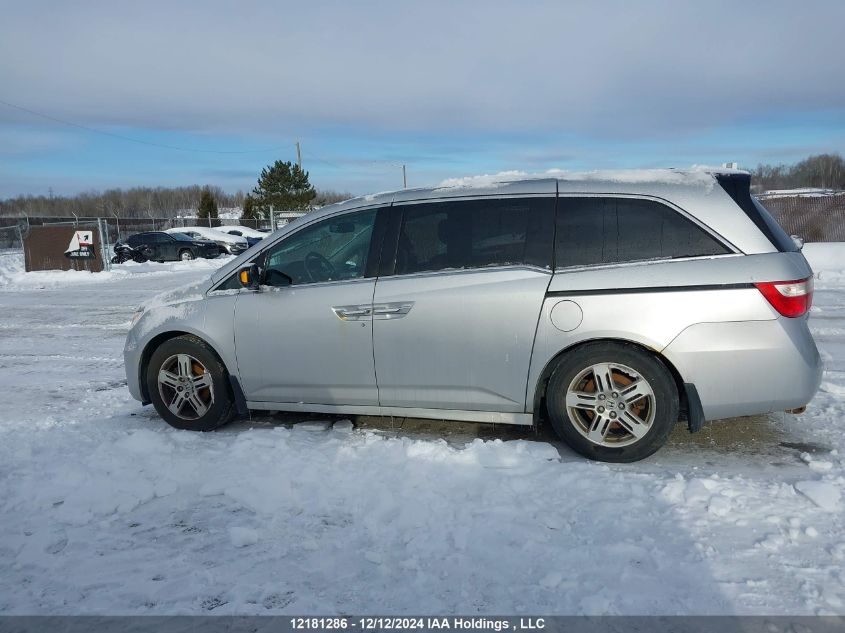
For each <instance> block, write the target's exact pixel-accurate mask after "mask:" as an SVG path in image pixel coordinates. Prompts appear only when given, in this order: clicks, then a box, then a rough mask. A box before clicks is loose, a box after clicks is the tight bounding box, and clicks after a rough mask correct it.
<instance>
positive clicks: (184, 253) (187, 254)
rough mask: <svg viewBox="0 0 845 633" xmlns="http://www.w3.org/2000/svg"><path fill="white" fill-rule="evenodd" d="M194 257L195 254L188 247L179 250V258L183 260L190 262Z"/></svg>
mask: <svg viewBox="0 0 845 633" xmlns="http://www.w3.org/2000/svg"><path fill="white" fill-rule="evenodd" d="M193 258H194V254H193V253H192V252H191V251H190V250H188V249H187V248H186V249H183V250H181V251H179V259H180V260H182V261H183V262H189V261H191V260H192V259H193Z"/></svg>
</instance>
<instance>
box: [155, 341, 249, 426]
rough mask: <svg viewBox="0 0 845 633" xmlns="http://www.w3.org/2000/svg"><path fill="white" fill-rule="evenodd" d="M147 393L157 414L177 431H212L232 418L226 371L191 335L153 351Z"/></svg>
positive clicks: (206, 348) (168, 342)
mask: <svg viewBox="0 0 845 633" xmlns="http://www.w3.org/2000/svg"><path fill="white" fill-rule="evenodd" d="M147 393H148V394H149V396H150V400H151V401H152V403H153V406H155V409H156V411H158V414H159V415H160V416H161V417H162V418H164V420H165V421H166V422H167V423H168V424H170V426H173V427H176V428H177V429H185V430H188V431H212V430H214V429H216V428H217V427H219V426H221V425H223V424H225V423H226V422H228V421H229V420H230V419H231V418H232V411H233V402H232V397H231V395H230V392H229V385H228V380H227V374H226V368H225V367H224V366H223V363H221V362H220V360H219V359H218V358H217V356H216V355H215V354H214V352H212V351H211V349H210V348H209V347H208V345H206V344H205V343H204V342H203V341H202V340H201V339H199V338H197V337H195V336H177V337H175V338H172V339H169V340H167V341H165V342H164V343H162V344H161V345H160V346H159V347H158V349H156V350H155V351H154V352H153V354H152V356H151V357H150V362H149V365H148V366H147Z"/></svg>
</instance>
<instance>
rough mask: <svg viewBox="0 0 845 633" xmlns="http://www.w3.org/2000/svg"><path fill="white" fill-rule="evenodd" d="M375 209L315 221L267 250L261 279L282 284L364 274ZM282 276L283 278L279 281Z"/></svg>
mask: <svg viewBox="0 0 845 633" xmlns="http://www.w3.org/2000/svg"><path fill="white" fill-rule="evenodd" d="M375 220H376V210H375V209H373V210H370V211H361V212H358V213H349V214H346V215H341V216H336V217H333V218H328V219H326V220H322V221H320V222H316V223H315V224H312V225H311V226H308V227H306V228H304V229H302V230H300V231H297V232H296V233H294V234H293V235H291V236H289V237H287V238H285V239H284V240H282V241H281V242H279V243H278V244H276V245H275V246H273V247H272V248H271V249H270V250H269V251H268V253H267V260H266V272H265V276H264V277H265V283H267V285H270V286H272V285H284V284H286V283H288V282H287V280H288V279H290V283H292V284H294V285H296V284H309V283H318V282H323V281H338V280H344V279H358V278H360V277H363V276H364V272H365V270H366V267H367V256H368V254H369V251H370V238H371V236H372V233H373V225H374V224H375ZM282 280H284V281H282Z"/></svg>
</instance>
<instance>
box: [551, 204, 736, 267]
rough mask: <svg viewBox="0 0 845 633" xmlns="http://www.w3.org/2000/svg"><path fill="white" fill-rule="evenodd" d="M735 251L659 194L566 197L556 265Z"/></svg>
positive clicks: (559, 218)
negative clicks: (657, 197)
mask: <svg viewBox="0 0 845 633" xmlns="http://www.w3.org/2000/svg"><path fill="white" fill-rule="evenodd" d="M725 253H730V251H729V250H728V249H727V248H726V247H725V246H724V245H723V244H721V243H719V242H718V241H717V240H716V239H715V238H714V237H713V236H711V235H709V234H708V233H707V232H706V231H704V230H703V229H701V228H700V227H698V226H697V225H696V224H695V223H693V222H691V221H690V220H688V219H687V218H685V217H684V216H682V215H681V214H680V213H678V212H677V211H675V210H674V209H671V208H669V207H667V206H666V205H664V204H661V203H659V202H656V201H654V200H639V199H635V198H560V201H559V202H558V212H557V232H556V239H555V266H556V267H557V268H566V267H568V266H589V265H597V264H615V263H622V262H635V261H645V260H650V259H673V258H678V257H701V256H707V255H723V254H725Z"/></svg>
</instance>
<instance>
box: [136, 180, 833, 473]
mask: <svg viewBox="0 0 845 633" xmlns="http://www.w3.org/2000/svg"><path fill="white" fill-rule="evenodd" d="M749 185H750V177H749V175H748V174H747V173H737V172H698V171H690V172H681V171H672V170H668V171H654V172H631V173H623V174H621V175H619V174H617V173H613V174H611V175H608V176H602V175H601V174H591V175H590V177H589V178H585V179H565V178H561V179H555V178H546V179H535V180H524V181H514V182H503V183H495V184H494V185H492V186H489V187H481V186H479V187H477V188H473V187H471V186H469V187H443V188H437V189H430V190H404V191H398V192H396V193H392V194H381V195H377V196H374V197H368V198H357V199H353V200H350V201H346V202H343V203H339V204H335V205H331V206H327V207H324V208H322V209H320V210H318V211H315V212H313V213H310V214H308V215H307V216H305V217H303V218H300V219H298V220H296V221H294V222H292V223H291V224H290V225H288V226H285V227H284V228H283V229H281V230H279V231H277V232H276V233H274V234H273V235H272V236H271V237H270V238H269V239H267V240H265V241H264V243H262V244H261V247H260V248H259V247H256V249H253V250H251V251H250V252H249V253H247V254H245V255H244V256H242V257H240V258H237V259H235V260H234V261H232V262H230V263H228V264H227V265H224V266H223V267H221V268H220V269H218V270H217V271H216V272H214V273H213V274H212V275H211V277H210V278H209V279H208V280H206V281H204V282H202V283H200V284H199V285H197V286H196V287H193V288H191V289H188V290H184V291H181V292H178V293H173V294H171V295H170V296H169V297H163V298H159V299H158V300H157V302H156V303H155V306H156V307H151V308H149V309H146V310H143V309H142V310H141V311H139V312H138V313H136V315H135V317H134V319H133V326H132V328H131V329H130V331H129V334H128V337H127V341H126V347H125V363H126V373H127V378H128V384H129V389H130V391H131V393H132V395H133V396H134V397H135V398H137V399H138V400H141V401H142V402H144V403H150V402H152V403H153V404H154V406H155V408H156V410H157V411H158V413H159V414H160V415H161V416H162V417H163V418H164V419H165V420H166V421H167V422H169V423H170V424H171V425H173V426H175V427H178V428H184V429H194V430H203V431H207V430H211V429H214V428H216V427H218V426H220V425H221V424H224V423H225V422H227V421H228V420H229V419H231V418H232V417H233V416H234V415H235V414H236V413H237V414H240V415H245V414H247V413H248V410H249V409H259V410H260V409H264V410H287V411H316V412H322V413H342V414H374V415H394V416H410V417H422V418H438V419H451V420H473V421H481V422H493V423H504V424H522V425H533V424H538V423H542V422H544V421H547V422H548V423H550V424H551V426H552V428H553V429H554V430H555V431H556V432H557V434H558V435H559V436H560V437H561V438H562V439H563V440H564V441H565V442H566V443H568V444H569V445H570V446H571V447H572V448H573V449H575V450H576V451H578V452H580V453H582V454H584V455H586V456H588V457H591V458H593V459H598V460H605V461H619V462H624V461H633V460H638V459H642V458H644V457H646V456H648V455H650V454H652V453H653V452H654V451H656V450H657V449H658V448H659V447H660V446H661V445H662V444H663V443H664V442H665V441H666V438H667V437H668V435H669V433H670V432H671V430H672V428H673V427H674V425H675V423H676V422H678V421H679V420H684V421H686V422H687V425H688V427H689V429H690V431H696V430H698V429H700V428H701V425H702V423H703V422H704V421H705V420H714V419H719V418H729V417H736V416H743V415H750V414H760V413H766V412H770V411H780V410H788V411H797V410H801V409H802V408H803V407H804V406H805V405H806V404H807V403H808V402H809V401H810V400H811V398H812V397H813V395H814V394H815V392H816V390H817V388H818V386H819V383H820V380H821V372H822V366H821V361H820V359H819V354H818V351H817V349H816V345H815V343H814V341H813V338H812V336H811V335H810V331H809V329H808V326H807V319H808V316H809V309H810V304H811V300H812V291H813V283H812V280H813V277H812V270H811V269H810V266H809V265H808V263H807V261H806V259H805V258H804V257H803V255H802V254H801V252H800V249H799V247H798V245H797V244H796V242H794V241H793V240H792V239H791V238H790V237H789V236H788V235H786V234H785V233H784V231H783V230H782V229H781V228H780V227H779V226H778V225H777V223H776V222H775V221H774V220H773V219H772V217H771V216H770V215H769V213H768V212H767V211H766V210H765V208H763V206H762V205H761V204H760V203H759V202H758V201H756V200H755V199H754V198H753V197H752V196H751V195H750V189H749ZM162 306H163V307H162ZM174 306H176V307H177V309H175V310H174Z"/></svg>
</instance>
